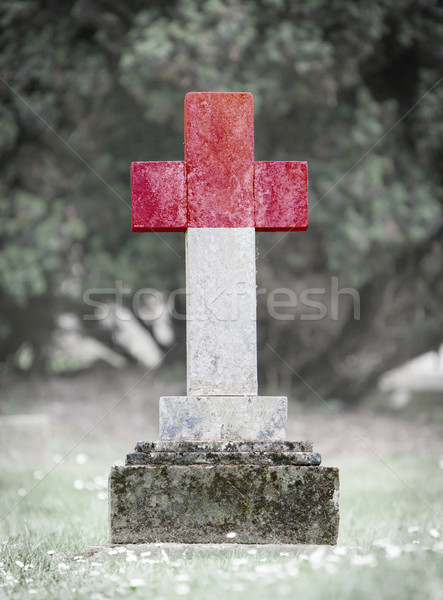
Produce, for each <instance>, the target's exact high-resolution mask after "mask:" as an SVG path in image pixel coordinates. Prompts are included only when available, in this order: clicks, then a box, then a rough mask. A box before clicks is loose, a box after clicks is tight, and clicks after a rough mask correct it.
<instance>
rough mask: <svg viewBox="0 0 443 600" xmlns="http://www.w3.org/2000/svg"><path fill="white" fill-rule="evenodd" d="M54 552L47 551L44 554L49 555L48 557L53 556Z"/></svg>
mask: <svg viewBox="0 0 443 600" xmlns="http://www.w3.org/2000/svg"><path fill="white" fill-rule="evenodd" d="M54 552H55V550H48V551H47V552H46V554H49V556H52V555H53V554H54Z"/></svg>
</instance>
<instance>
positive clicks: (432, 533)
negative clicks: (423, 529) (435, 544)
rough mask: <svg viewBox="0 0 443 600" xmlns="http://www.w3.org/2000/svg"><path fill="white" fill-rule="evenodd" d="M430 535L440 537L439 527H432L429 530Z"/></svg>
mask: <svg viewBox="0 0 443 600" xmlns="http://www.w3.org/2000/svg"><path fill="white" fill-rule="evenodd" d="M429 535H430V536H431V537H433V538H439V537H440V532H439V531H438V530H437V529H434V528H432V529H430V530H429Z"/></svg>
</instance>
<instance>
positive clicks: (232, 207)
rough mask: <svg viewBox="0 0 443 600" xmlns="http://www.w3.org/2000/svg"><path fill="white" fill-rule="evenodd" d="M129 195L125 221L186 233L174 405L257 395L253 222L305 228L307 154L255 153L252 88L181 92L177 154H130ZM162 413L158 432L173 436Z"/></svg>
mask: <svg viewBox="0 0 443 600" xmlns="http://www.w3.org/2000/svg"><path fill="white" fill-rule="evenodd" d="M132 203H133V230H134V231H186V234H187V235H186V289H187V391H188V396H187V397H184V398H183V399H182V400H183V406H182V407H181V408H180V410H186V411H188V412H189V415H190V416H192V418H194V417H195V415H191V412H192V411H193V410H194V408H195V407H194V408H192V407H191V405H192V402H191V401H192V400H193V399H201V397H203V398H208V399H209V398H210V397H213V398H214V399H213V400H212V401H211V402H212V404H211V406H214V402H216V397H222V398H225V399H226V398H228V397H232V396H237V397H240V396H241V397H247V398H254V397H256V398H259V397H258V396H257V393H258V392H257V342H256V282H255V231H256V230H257V231H276V230H282V231H283V230H304V229H306V228H307V225H308V221H307V165H306V163H304V162H254V125H253V100H252V95H251V94H247V93H190V94H187V95H186V98H185V161H184V162H169V163H162V162H150V163H145V162H141V163H140V162H139V163H133V164H132ZM162 400H168V399H162ZM285 400H286V399H285ZM226 402H228V400H226ZM268 404H269V402H268ZM168 406H169V405H168ZM174 406H175V405H174ZM199 406H200V405H199ZM236 406H239V404H238V403H237V405H236ZM183 407H185V408H183ZM168 410H169V409H168ZM174 410H175V409H174ZM174 410H172V412H174ZM169 412H170V411H169ZM174 414H175V413H174ZM174 419H175V417H174ZM174 419H173V421H174ZM223 419H224V420H226V416H225V417H223ZM223 419H222V421H223ZM175 420H177V419H175ZM190 421H192V419H190ZM171 423H172V424H171ZM171 423H170V424H171V427H169V429H168V428H166V429H165V431H166V430H167V431H168V433H165V435H167V436H171V435H172V436H173V437H174V436H175V433H174V434H171V431H172V430H174V431H176V429H174V428H176V426H177V423H175V422H172V421H171ZM225 425H226V424H223V423H221V427H222V429H223V428H225V429H223V430H224V431H225V430H226V427H225ZM191 429H192V436H193V437H196V433H195V427H191ZM230 431H231V434H230V435H235V433H234V434H233V433H232V428H231V430H230ZM188 434H189V435H191V433H189V432H188ZM188 434H184V433H183V431H181V432H179V433H178V434H177V435H178V437H180V436H181V437H186V435H188ZM216 435H221V437H223V435H224V434H223V435H222V434H216ZM226 435H227V434H226ZM241 435H242V436H244V435H245V436H246V437H247V439H251V438H250V437H248V436H251V435H253V434H252V433H251V432H248V431H246V433H245V432H243V433H242V434H241ZM269 435H271V434H269ZM278 435H279V436H280V437H281V434H280V433H279V434H278ZM197 437H198V436H197ZM252 439H254V438H252Z"/></svg>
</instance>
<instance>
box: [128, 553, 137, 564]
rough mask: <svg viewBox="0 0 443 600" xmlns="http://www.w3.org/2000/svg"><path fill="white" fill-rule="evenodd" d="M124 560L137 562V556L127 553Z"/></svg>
mask: <svg viewBox="0 0 443 600" xmlns="http://www.w3.org/2000/svg"><path fill="white" fill-rule="evenodd" d="M126 562H137V557H136V556H135V554H127V555H126Z"/></svg>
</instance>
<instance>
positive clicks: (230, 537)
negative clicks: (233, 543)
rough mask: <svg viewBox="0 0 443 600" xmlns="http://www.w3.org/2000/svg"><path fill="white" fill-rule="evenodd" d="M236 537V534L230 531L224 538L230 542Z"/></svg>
mask: <svg viewBox="0 0 443 600" xmlns="http://www.w3.org/2000/svg"><path fill="white" fill-rule="evenodd" d="M236 536H237V534H236V533H235V531H230V532H229V533H227V534H226V537H227V538H228V540H232V539H233V538H235V537H236Z"/></svg>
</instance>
